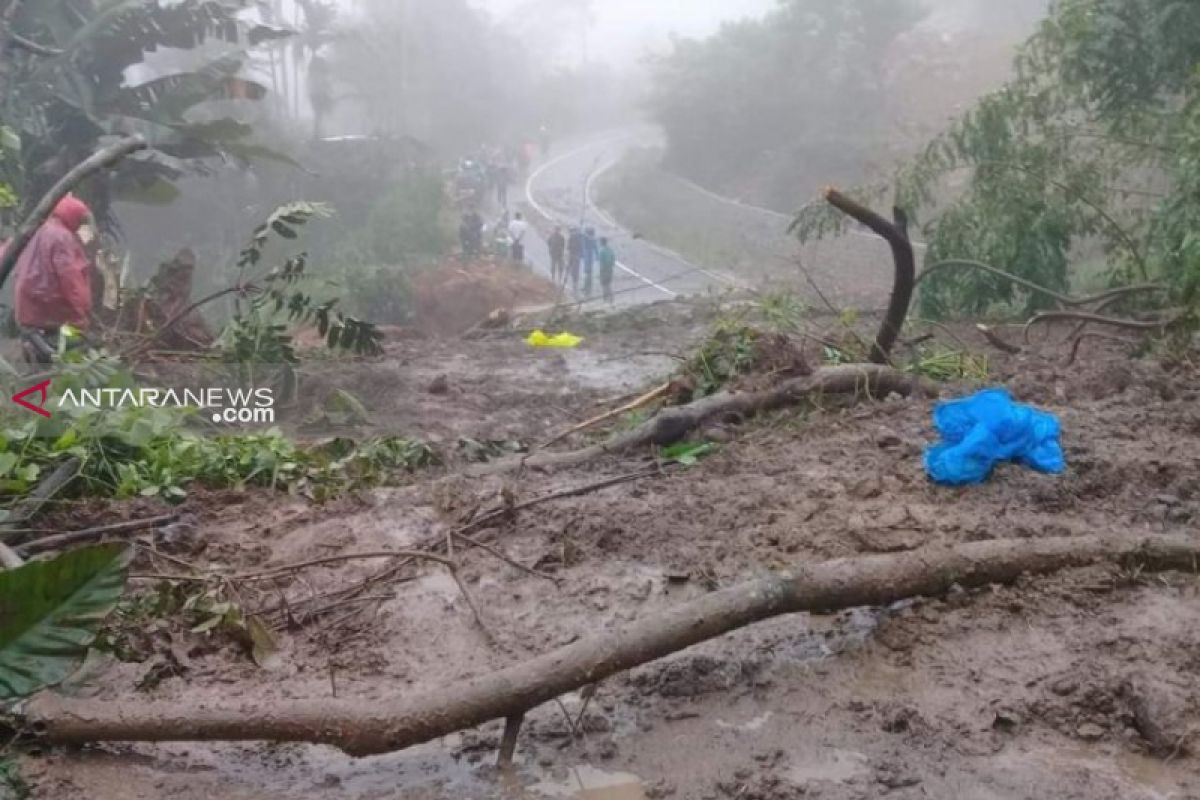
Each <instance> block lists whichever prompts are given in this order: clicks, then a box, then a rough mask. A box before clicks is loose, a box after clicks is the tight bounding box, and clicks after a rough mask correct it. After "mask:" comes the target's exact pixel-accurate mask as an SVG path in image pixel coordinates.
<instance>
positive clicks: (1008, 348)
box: [975, 322, 1021, 356]
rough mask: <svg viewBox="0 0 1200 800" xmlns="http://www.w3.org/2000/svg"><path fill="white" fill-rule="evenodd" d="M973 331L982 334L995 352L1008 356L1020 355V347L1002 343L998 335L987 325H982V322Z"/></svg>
mask: <svg viewBox="0 0 1200 800" xmlns="http://www.w3.org/2000/svg"><path fill="white" fill-rule="evenodd" d="M975 330H977V331H979V332H980V333H981V334H983V338H984V339H987V343H988V344H990V345H991V346H992V347H994V348H996V349H997V350H999V351H1001V352H1003V353H1008V354H1009V355H1010V356H1016V355H1020V354H1021V347H1019V346H1018V345H1015V344H1010V343H1009V342H1006V341H1004V340H1003V339H1001V338H1000V334H998V333H996V331H994V330H992V329H991V328H990V327H988V326H987V325H984V324H983V323H982V322H981V323H979V324H978V325H976V326H975Z"/></svg>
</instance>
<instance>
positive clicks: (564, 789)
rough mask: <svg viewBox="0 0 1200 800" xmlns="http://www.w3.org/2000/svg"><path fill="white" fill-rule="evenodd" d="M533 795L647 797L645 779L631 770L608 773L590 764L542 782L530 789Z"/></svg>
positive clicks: (576, 799)
mask: <svg viewBox="0 0 1200 800" xmlns="http://www.w3.org/2000/svg"><path fill="white" fill-rule="evenodd" d="M531 791H532V792H534V793H535V794H533V795H532V796H533V797H545V798H566V800H646V793H645V792H644V791H643V790H642V780H641V778H639V777H638V776H636V775H631V774H629V773H628V772H605V771H604V770H599V769H595V768H594V767H589V766H587V765H583V766H579V767H574V768H572V769H571V770H569V771H568V773H567V779H566V780H565V781H543V782H542V783H539V784H536V785H534V786H533V787H532V788H531Z"/></svg>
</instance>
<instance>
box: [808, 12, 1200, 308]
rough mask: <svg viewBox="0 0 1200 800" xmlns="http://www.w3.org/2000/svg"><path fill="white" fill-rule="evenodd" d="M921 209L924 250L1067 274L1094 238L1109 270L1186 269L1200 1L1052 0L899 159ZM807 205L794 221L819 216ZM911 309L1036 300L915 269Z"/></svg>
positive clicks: (907, 199) (1198, 135)
mask: <svg viewBox="0 0 1200 800" xmlns="http://www.w3.org/2000/svg"><path fill="white" fill-rule="evenodd" d="M895 191H896V198H897V202H898V203H899V204H900V205H901V206H903V207H904V208H906V209H907V210H908V211H909V212H910V213H913V214H916V213H918V212H920V213H921V214H922V216H923V218H924V220H925V228H926V236H927V238H928V241H929V244H930V247H929V251H928V254H927V262H928V263H934V262H938V261H941V260H944V259H949V258H966V259H973V260H978V261H982V262H985V263H987V264H989V265H991V266H993V267H996V268H999V269H1001V270H1005V271H1007V272H1010V273H1013V274H1016V275H1019V276H1021V277H1024V278H1027V279H1030V280H1033V281H1035V282H1036V283H1039V284H1041V285H1043V286H1045V287H1047V288H1050V289H1054V290H1062V289H1066V288H1068V286H1069V285H1070V283H1071V282H1072V279H1073V277H1077V276H1073V275H1072V274H1071V270H1070V268H1069V266H1070V264H1071V263H1072V262H1073V261H1074V260H1077V258H1078V254H1079V253H1080V252H1081V248H1083V247H1086V246H1088V245H1089V244H1094V243H1098V244H1099V245H1100V246H1101V247H1102V248H1103V254H1104V262H1105V264H1106V267H1107V270H1106V272H1107V275H1108V277H1109V279H1110V280H1112V281H1116V282H1128V281H1130V280H1143V281H1144V280H1147V279H1151V278H1154V279H1167V280H1169V281H1170V282H1171V283H1172V284H1173V285H1174V286H1175V287H1177V288H1178V290H1179V291H1180V292H1181V294H1182V295H1183V297H1184V299H1185V300H1189V301H1193V300H1194V299H1195V296H1196V291H1197V283H1198V281H1200V234H1198V233H1197V231H1198V230H1200V4H1197V3H1195V2H1190V1H1189V0H1057V2H1055V3H1053V5H1052V6H1051V10H1050V14H1049V16H1048V17H1047V18H1046V19H1045V20H1044V21H1043V22H1042V24H1041V25H1040V27H1039V28H1038V30H1037V32H1036V33H1035V34H1034V35H1033V36H1032V37H1031V38H1030V39H1029V40H1028V41H1027V42H1026V43H1025V45H1024V46H1023V47H1022V48H1021V50H1020V53H1019V56H1018V58H1017V59H1016V64H1015V77H1014V78H1013V79H1012V80H1011V81H1009V82H1008V83H1007V84H1006V85H1005V86H1004V87H1003V88H1001V89H999V90H998V91H996V92H994V93H992V94H989V95H987V96H985V97H984V98H982V99H981V100H980V101H979V102H978V103H977V104H976V105H975V107H974V108H972V109H971V110H970V111H969V112H968V113H967V114H965V115H964V116H963V117H962V118H961V119H960V120H958V121H957V122H956V123H954V124H953V125H952V126H951V127H950V128H949V129H948V130H947V131H946V132H945V133H943V134H942V135H940V136H939V137H937V138H936V139H935V140H934V141H932V142H931V143H930V144H929V145H928V147H927V148H925V150H924V151H923V152H922V153H921V154H920V155H919V156H917V157H916V158H915V159H913V160H911V161H910V162H909V163H907V164H905V165H904V166H903V167H902V168H901V170H900V171H899V174H898V178H897V181H896V185H895ZM822 213H823V212H821V211H819V210H817V209H813V210H811V211H809V212H808V213H806V214H804V215H802V218H801V219H800V221H799V222H800V224H799V225H798V230H799V231H800V233H801V236H808V235H813V234H815V233H819V232H820V231H821V230H822V229H824V227H825V226H826V225H828V224H830V222H831V220H830V219H829V218H828V217H823V216H822ZM922 299H923V305H924V311H925V312H926V313H928V314H931V315H932V314H944V313H948V312H951V311H953V312H962V313H981V312H985V311H987V310H988V309H989V308H992V307H993V306H1004V305H1010V304H1012V303H1014V302H1017V303H1023V304H1024V305H1025V306H1026V310H1030V311H1032V310H1035V309H1036V308H1038V307H1039V306H1040V305H1041V304H1042V303H1044V302H1045V299H1044V298H1042V297H1039V296H1037V295H1028V296H1025V295H1023V294H1021V293H1019V290H1018V289H1017V288H1016V287H1015V286H1014V285H1013V284H1012V283H1011V282H1009V281H1006V280H1004V279H1003V278H1001V277H998V276H996V275H994V274H988V273H983V272H979V271H964V272H953V273H951V272H946V273H941V274H938V275H937V276H936V277H932V278H931V279H930V280H929V281H927V282H926V286H925V290H924V292H923V298H922Z"/></svg>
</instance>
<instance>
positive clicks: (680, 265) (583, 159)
mask: <svg viewBox="0 0 1200 800" xmlns="http://www.w3.org/2000/svg"><path fill="white" fill-rule="evenodd" d="M647 137H648V134H646V133H644V132H635V131H621V132H615V133H609V134H602V135H599V136H596V137H594V138H592V139H588V140H584V141H577V142H574V143H572V144H570V145H562V146H560V148H559V149H557V150H556V151H555V152H552V153H551V155H550V156H549V157H548V158H546V159H543V160H542V161H540V162H539V163H537V164H536V165H534V167H533V168H532V169H531V171H530V173H529V177H528V179H527V180H526V182H525V187H524V201H525V204H526V206H527V207H528V209H529V213H530V216H531V221H532V222H533V223H534V227H535V228H537V229H539V231H543V232H544V233H545V234H546V235H548V234H549V229H550V226H551V225H554V224H557V225H562V226H563V227H564V233H565V229H566V228H567V227H569V226H572V225H582V226H589V225H590V226H592V227H594V228H595V229H596V235H597V236H606V237H608V239H609V242H610V244H611V245H612V246H613V249H614V250H615V251H616V253H617V269H616V273H615V274H614V276H613V294H614V295H615V298H614V299H615V301H616V305H618V306H633V305H642V304H646V303H653V302H657V301H660V300H670V299H673V298H675V297H679V296H681V295H689V294H697V293H703V292H705V291H708V290H710V289H722V288H729V287H736V286H739V285H740V284H739V283H738V281H736V280H735V279H734V278H732V277H730V276H728V275H725V274H722V273H719V272H715V271H713V270H708V269H702V268H700V267H697V266H695V265H693V264H691V263H689V262H688V261H686V260H685V259H684V258H683V257H682V256H680V255H678V254H676V253H673V252H671V251H670V250H667V249H666V248H663V247H659V246H658V245H655V244H653V243H651V242H647V241H645V240H644V239H634V238H633V235H632V234H630V233H629V232H628V231H626V230H625V229H624V228H622V227H621V226H620V225H619V224H617V222H616V220H614V219H613V218H612V217H610V216H609V215H608V214H607V213H605V212H604V211H603V210H602V209H600V208H599V207H598V206H596V204H595V202H594V201H593V187H594V185H595V182H596V180H597V179H598V178H599V177H600V176H601V175H603V174H604V173H605V172H606V171H608V170H609V169H612V168H613V167H614V166H616V164H617V163H618V162H619V161H620V160H621V158H622V156H623V155H624V154H625V152H626V151H627V150H629V149H630V148H632V147H635V146H638V145H643V144H646V143H647ZM539 217H540V218H541V219H538V218H539ZM547 220H548V221H549V222H547ZM526 258H527V259H528V260H529V261H530V263H532V264H533V266H534V268H535V269H536V270H537V271H538V272H540V273H541V274H543V275H546V276H547V277H549V276H550V256H549V253H548V252H547V249H546V243H545V236H539V238H538V241H534V242H531V243H530V245H529V246H528V247H526ZM581 288H582V279H581ZM592 291H593V299H591V300H589V301H585V305H587V306H588V307H593V308H595V307H599V306H600V305H601V303H600V301H599V300H598V299H595V298H598V296H599V294H600V287H599V284H598V283H596V282H594V284H593V289H592Z"/></svg>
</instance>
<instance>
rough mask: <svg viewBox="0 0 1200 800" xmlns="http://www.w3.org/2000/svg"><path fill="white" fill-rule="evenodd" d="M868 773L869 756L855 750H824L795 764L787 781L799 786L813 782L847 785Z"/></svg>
mask: <svg viewBox="0 0 1200 800" xmlns="http://www.w3.org/2000/svg"><path fill="white" fill-rule="evenodd" d="M866 771H867V756H866V755H864V754H863V753H858V752H855V751H853V750H836V749H832V748H831V749H823V750H820V751H817V752H816V753H814V754H813V755H812V757H811V758H809V759H807V760H805V761H803V762H793V764H792V766H791V768H790V769H788V771H787V779H788V780H789V781H791V782H792V783H794V784H796V785H797V786H803V785H804V784H806V783H810V782H813V781H825V782H828V783H846V782H847V781H850V780H853V779H854V778H857V777H858V776H860V775H863V774H864V773H866Z"/></svg>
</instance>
